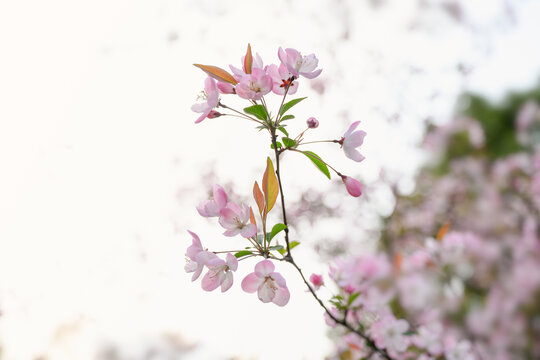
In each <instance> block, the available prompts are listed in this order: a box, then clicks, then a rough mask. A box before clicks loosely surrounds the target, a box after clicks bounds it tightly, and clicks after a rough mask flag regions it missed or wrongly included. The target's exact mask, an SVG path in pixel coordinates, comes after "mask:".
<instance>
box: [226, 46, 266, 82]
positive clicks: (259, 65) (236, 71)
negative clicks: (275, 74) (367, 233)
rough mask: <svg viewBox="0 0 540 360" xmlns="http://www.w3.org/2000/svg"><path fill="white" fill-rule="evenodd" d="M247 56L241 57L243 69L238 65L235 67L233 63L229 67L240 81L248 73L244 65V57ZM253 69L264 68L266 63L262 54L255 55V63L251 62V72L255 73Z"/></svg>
mask: <svg viewBox="0 0 540 360" xmlns="http://www.w3.org/2000/svg"><path fill="white" fill-rule="evenodd" d="M245 58H246V57H245V56H242V59H241V63H242V69H239V68H237V67H234V66H232V65H229V68H230V69H231V71H232V73H233V76H234V78H235V79H236V80H237V81H238V82H240V80H241V79H242V78H243V77H244V76H246V75H248V74H247V73H246V68H245V67H244V59H245ZM253 69H264V65H263V61H262V58H261V56H260V55H259V54H258V53H256V54H255V56H254V57H253V63H252V64H251V72H252V73H253Z"/></svg>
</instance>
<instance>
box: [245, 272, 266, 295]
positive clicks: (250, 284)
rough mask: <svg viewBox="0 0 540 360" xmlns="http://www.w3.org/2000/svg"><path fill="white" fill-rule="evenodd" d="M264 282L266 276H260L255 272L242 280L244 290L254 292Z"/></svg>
mask: <svg viewBox="0 0 540 360" xmlns="http://www.w3.org/2000/svg"><path fill="white" fill-rule="evenodd" d="M263 282H264V278H261V277H258V276H257V275H256V274H255V273H251V274H248V275H247V276H246V277H245V278H244V280H242V290H244V291H245V292H248V293H254V292H255V291H257V289H258V288H259V286H260V285H261V284H262V283H263Z"/></svg>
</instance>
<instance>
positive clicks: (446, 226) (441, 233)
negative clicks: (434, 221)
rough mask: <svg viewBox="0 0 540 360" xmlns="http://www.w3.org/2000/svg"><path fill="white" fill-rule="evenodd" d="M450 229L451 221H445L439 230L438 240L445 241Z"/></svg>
mask: <svg viewBox="0 0 540 360" xmlns="http://www.w3.org/2000/svg"><path fill="white" fill-rule="evenodd" d="M448 230H450V221H447V222H445V223H444V224H443V225H442V226H441V228H440V229H439V231H437V241H438V242H442V241H443V238H444V235H446V233H447V232H448Z"/></svg>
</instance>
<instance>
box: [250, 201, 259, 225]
mask: <svg viewBox="0 0 540 360" xmlns="http://www.w3.org/2000/svg"><path fill="white" fill-rule="evenodd" d="M249 222H250V223H252V224H253V225H255V226H257V223H256V222H255V215H253V209H252V208H251V206H250V207H249Z"/></svg>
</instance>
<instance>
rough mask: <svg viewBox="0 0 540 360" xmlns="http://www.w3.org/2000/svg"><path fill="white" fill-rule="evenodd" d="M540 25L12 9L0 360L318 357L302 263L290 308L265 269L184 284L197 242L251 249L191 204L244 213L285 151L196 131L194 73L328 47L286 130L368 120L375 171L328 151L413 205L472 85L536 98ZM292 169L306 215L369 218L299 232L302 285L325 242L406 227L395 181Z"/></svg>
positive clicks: (283, 11) (327, 9)
mask: <svg viewBox="0 0 540 360" xmlns="http://www.w3.org/2000/svg"><path fill="white" fill-rule="evenodd" d="M539 15H540V2H538V1H534V0H528V1H527V0H515V1H510V0H469V1H461V0H440V1H435V0H406V1H403V0H401V1H396V0H386V1H385V0H369V1H368V0H332V1H330V0H311V1H307V0H297V1H294V0H290V1H285V0H277V1H272V2H264V1H244V0H242V1H210V0H198V1H187V0H186V1H172V0H166V1H165V0H164V1H142V0H141V1H127V0H126V1H119V0H115V1H99V0H98V1H93V2H85V1H61V0H51V1H47V2H42V1H30V0H29V1H24V0H22V1H16V2H15V1H2V2H0V312H1V315H0V347H1V349H2V350H1V355H0V358H1V359H2V360H19V359H22V360H24V359H33V360H37V359H40V360H45V359H54V360H56V359H83V360H84V359H100V360H112V359H122V360H123V359H130V360H131V359H276V358H280V359H302V358H303V359H317V358H323V357H324V356H325V355H326V354H328V353H329V352H330V351H331V350H330V349H331V347H332V346H331V342H330V340H328V339H327V336H326V327H325V324H324V319H323V317H322V309H321V308H320V307H318V306H317V305H316V303H315V302H314V301H313V299H312V298H310V295H309V294H307V293H304V288H303V286H302V283H301V282H300V279H298V278H297V276H296V274H295V273H294V272H292V269H289V268H288V267H286V266H283V267H280V268H279V271H280V272H282V273H283V274H284V275H285V276H286V278H287V281H288V284H289V288H290V289H291V290H292V298H291V302H290V303H289V304H288V305H287V307H285V308H283V309H282V308H277V307H276V306H273V305H268V304H266V305H265V304H262V303H260V302H259V301H258V300H257V299H256V297H255V296H248V295H246V294H244V293H242V292H241V290H240V289H239V286H238V282H239V281H238V279H240V278H241V276H242V275H243V274H247V273H248V272H250V271H251V265H250V264H248V266H244V267H241V269H240V270H239V272H238V274H237V277H236V281H237V284H236V286H233V289H232V290H231V291H230V292H228V293H226V294H221V293H217V292H215V293H205V292H204V291H203V290H201V289H200V285H199V284H198V283H191V282H190V281H189V279H190V276H188V275H187V274H185V272H184V270H183V266H184V253H185V249H186V247H187V246H188V245H189V244H190V242H191V238H190V237H189V235H188V234H187V232H186V229H191V230H193V231H195V232H197V233H198V234H199V235H200V236H201V238H202V239H203V242H204V243H205V245H206V246H209V247H211V248H213V249H218V248H223V249H226V248H227V247H228V246H231V245H229V244H233V245H232V247H235V246H237V244H239V242H235V241H239V240H227V239H226V238H224V237H222V236H221V229H220V227H219V226H218V225H217V224H216V223H212V222H209V221H206V219H202V218H200V217H199V216H198V215H197V213H196V211H195V205H196V204H197V203H198V202H199V201H201V200H203V199H205V198H207V196H208V192H209V190H210V189H211V185H212V184H213V183H220V184H222V185H223V186H225V188H226V189H227V190H229V191H231V192H232V193H234V194H237V195H235V196H237V198H238V199H242V198H245V199H247V196H248V195H249V194H250V192H251V184H252V183H253V181H254V180H256V179H259V178H260V177H261V175H262V172H263V170H264V166H265V158H266V156H267V154H268V150H269V149H268V147H266V146H263V145H261V144H263V143H264V141H266V137H265V136H264V134H262V133H258V132H256V131H254V129H253V128H252V125H251V124H248V123H244V122H242V121H239V120H235V119H232V120H231V119H227V118H218V119H212V120H211V119H208V120H205V121H204V122H202V123H201V124H198V125H194V124H193V122H194V120H195V119H196V117H197V115H196V114H194V113H192V112H191V111H190V106H191V105H192V104H193V103H194V102H195V100H196V96H197V94H198V93H199V92H200V90H201V89H202V88H203V81H204V78H205V75H204V74H203V73H202V72H201V71H200V70H198V69H196V68H195V67H193V66H192V64H193V63H203V64H213V65H217V66H221V67H224V68H226V67H227V66H228V64H234V65H235V66H239V64H240V57H241V56H242V55H243V54H244V52H245V48H246V45H247V43H251V45H252V48H253V50H254V52H258V53H259V54H260V55H261V56H262V57H263V59H264V61H265V63H266V64H269V63H277V62H278V59H277V49H278V47H280V46H282V47H293V48H296V49H298V50H300V51H302V52H303V53H305V54H309V53H312V52H313V53H315V54H316V55H317V57H318V58H319V61H320V62H319V64H320V66H321V67H322V68H323V69H324V70H323V73H322V74H321V76H320V77H319V78H317V79H316V80H314V81H312V82H307V81H305V82H303V83H301V85H300V89H299V93H298V95H302V96H309V99H308V100H307V101H305V102H304V103H302V105H298V106H297V108H295V110H296V112H295V114H296V116H297V119H298V123H296V124H291V125H290V126H291V128H292V129H296V130H302V129H303V127H304V122H303V120H301V119H306V118H307V117H309V116H315V117H317V118H318V119H319V121H320V123H321V125H320V127H319V128H318V129H317V136H318V137H320V138H325V137H326V138H338V137H339V136H341V134H342V133H343V132H344V131H345V129H346V128H347V126H348V124H350V123H351V122H353V121H357V120H361V121H362V123H361V127H362V129H364V130H366V131H367V133H368V136H367V137H366V141H365V143H364V146H363V149H362V152H363V154H364V155H365V156H366V160H365V161H364V162H362V163H361V164H359V165H358V164H356V163H354V164H351V162H350V161H347V160H346V159H343V156H342V155H341V153H340V150H339V149H337V148H330V147H328V148H327V147H320V148H317V151H318V152H324V153H326V154H328V155H327V157H328V158H329V159H332V163H333V164H336V166H338V167H339V168H340V169H344V172H345V173H348V174H351V175H353V176H355V177H357V178H359V179H362V181H364V182H365V183H366V184H367V186H366V193H368V194H369V190H370V186H369V184H373V183H377V182H379V181H380V180H381V179H385V180H388V181H391V182H392V183H394V184H396V186H397V187H398V188H399V191H401V192H403V193H407V192H410V191H412V189H413V188H414V176H415V174H416V173H417V172H418V169H419V167H420V166H421V165H422V164H423V163H424V162H425V161H426V159H427V154H426V153H424V152H423V151H422V150H421V149H420V148H419V147H418V145H419V143H420V142H421V139H422V136H423V132H424V128H425V124H426V123H430V124H437V125H441V124H445V123H448V122H449V121H451V119H452V118H453V117H454V114H455V111H456V108H459V101H458V100H459V99H460V95H461V94H463V93H465V92H475V93H478V94H481V95H482V96H483V97H485V98H487V99H489V100H490V101H494V102H497V101H502V99H503V98H504V95H505V94H506V93H507V92H508V91H510V90H513V91H517V90H520V89H528V88H531V87H534V86H535V85H537V84H538V76H539V74H540V47H538V44H537V42H538V37H539V36H540V22H538V17H539ZM319 149H320V150H319ZM285 159H286V160H285V165H284V166H285V168H284V170H283V171H284V173H285V175H284V181H285V186H286V187H287V189H290V190H289V193H288V194H287V196H288V199H289V201H290V202H291V203H296V202H297V201H304V200H305V201H307V202H308V203H310V204H313V202H314V201H316V200H317V198H316V196H315V195H310V194H313V193H315V192H316V193H319V194H324V193H326V192H330V191H332V193H333V194H334V193H338V194H337V195H329V196H328V197H327V198H326V206H328V202H329V203H330V205H332V202H334V203H341V205H342V206H344V207H345V208H346V209H347V208H350V209H355V211H352V212H349V215H348V217H347V218H342V219H340V220H339V221H338V220H336V219H329V220H328V221H317V222H316V223H312V222H310V221H309V217H306V216H304V218H301V219H299V220H298V221H297V223H298V226H299V229H298V230H297V233H296V235H295V236H297V237H298V238H299V239H300V238H301V240H302V241H303V244H302V246H301V247H298V251H297V254H298V255H297V258H298V260H297V261H298V262H299V263H301V264H302V266H303V268H304V269H305V271H307V272H319V273H323V272H325V271H326V265H325V264H324V261H321V258H320V253H325V251H324V249H325V248H326V247H327V245H326V244H327V243H328V242H331V241H336V242H338V243H339V241H343V239H345V240H347V239H348V240H350V239H351V238H354V239H353V240H354V241H355V242H354V244H355V248H354V251H362V249H364V248H369V247H370V246H373V243H374V242H375V241H376V240H377V238H376V237H374V236H369V234H370V232H365V231H363V230H365V229H373V228H374V227H377V226H378V225H379V224H380V220H378V219H379V218H380V216H386V215H389V214H390V213H391V212H392V209H393V206H394V201H393V197H392V192H391V191H390V188H389V187H385V186H373V187H372V188H373V192H372V193H371V194H370V201H369V204H367V205H358V203H357V202H358V201H363V198H360V200H352V199H345V200H343V197H346V195H345V194H344V193H342V194H339V191H340V190H342V187H341V186H340V185H339V181H337V180H334V182H327V181H326V180H325V179H324V178H323V177H321V176H320V174H318V173H317V171H316V170H314V168H312V167H311V165H309V164H307V165H306V163H305V162H303V161H300V159H296V158H294V157H292V156H291V157H290V158H289V157H286V158H285ZM306 189H312V190H313V191H310V192H308V193H307V194H306V193H305V192H303V190H306ZM342 195H343V196H342ZM306 196H307V197H308V198H307V200H306ZM310 196H311V197H310ZM359 207H360V208H361V209H362V211H361V212H360V211H359V210H358V209H359ZM321 209H325V207H324V206H322V207H321ZM321 211H322V210H321ZM299 213H301V211H300V210H299ZM310 234H311V235H310ZM313 234H317V235H316V236H313ZM225 241H232V242H229V243H225Z"/></svg>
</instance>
